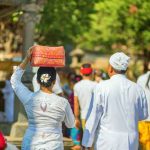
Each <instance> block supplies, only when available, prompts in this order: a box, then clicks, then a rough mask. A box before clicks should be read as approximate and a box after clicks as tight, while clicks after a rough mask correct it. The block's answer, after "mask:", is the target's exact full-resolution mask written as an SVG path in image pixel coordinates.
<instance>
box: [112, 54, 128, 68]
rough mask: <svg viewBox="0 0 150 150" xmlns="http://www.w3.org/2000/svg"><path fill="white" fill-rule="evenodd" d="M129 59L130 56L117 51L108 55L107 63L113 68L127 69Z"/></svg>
mask: <svg viewBox="0 0 150 150" xmlns="http://www.w3.org/2000/svg"><path fill="white" fill-rule="evenodd" d="M129 60H130V57H128V56H127V55H126V54H124V53H123V52H117V53H115V54H113V55H112V56H111V57H110V59H109V63H110V65H111V66H112V67H113V68H114V69H116V70H118V71H121V70H126V69H127V67H128V64H129Z"/></svg>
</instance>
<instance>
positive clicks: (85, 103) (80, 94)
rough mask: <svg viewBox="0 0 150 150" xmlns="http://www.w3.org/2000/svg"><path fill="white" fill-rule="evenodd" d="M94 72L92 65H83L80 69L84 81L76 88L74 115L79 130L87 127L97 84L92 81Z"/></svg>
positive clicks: (76, 85)
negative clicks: (86, 123)
mask: <svg viewBox="0 0 150 150" xmlns="http://www.w3.org/2000/svg"><path fill="white" fill-rule="evenodd" d="M92 72H93V70H92V68H91V65H90V64H83V65H82V67H81V69H80V73H81V75H82V78H83V79H82V80H81V81H79V82H78V83H76V84H75V86H74V114H75V118H76V127H77V128H79V127H80V125H81V124H82V129H84V127H85V122H86V118H87V114H88V110H89V107H90V102H91V98H92V93H93V90H94V87H95V86H96V84H97V83H96V82H94V81H91V75H92ZM80 118H81V122H80Z"/></svg>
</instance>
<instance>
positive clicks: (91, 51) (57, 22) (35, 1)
mask: <svg viewBox="0 0 150 150" xmlns="http://www.w3.org/2000/svg"><path fill="white" fill-rule="evenodd" d="M149 14H150V1H149V0H142V1H141V0H122V1H120V0H92V1H91V0H84V1H83V0H0V89H3V88H4V87H5V86H6V80H9V77H10V75H11V74H12V71H13V66H16V65H18V64H19V63H20V61H21V60H22V58H23V57H24V55H25V53H26V50H27V49H28V48H29V47H31V46H32V45H36V44H39V45H48V46H58V45H63V46H64V47H65V50H66V67H68V68H71V69H73V70H74V71H75V72H77V73H78V70H79V68H80V66H81V64H83V63H86V62H90V63H91V64H92V66H93V67H94V69H96V70H101V71H103V72H106V71H107V66H108V59H109V57H110V55H111V54H112V53H114V52H116V51H123V52H125V53H126V54H127V55H129V56H131V63H130V67H129V71H128V76H129V78H130V79H132V80H134V81H136V80H137V77H138V76H139V75H141V74H142V73H144V72H146V71H147V70H148V65H149V62H150V15H149ZM28 71H30V72H31V71H32V72H34V70H30V69H29V68H28ZM25 80H27V76H26V79H25ZM6 105H7V106H8V105H9V110H11V109H12V112H11V113H13V119H11V120H9V119H8V118H7V117H6V114H5V112H6V110H7V109H8V108H6V107H7V106H6ZM16 106H17V107H16ZM22 111H23V108H22V106H21V104H20V103H19V102H18V101H12V103H8V104H6V101H5V100H4V95H3V93H2V92H1V93H0V113H1V118H0V129H1V130H3V132H4V133H5V135H10V134H11V135H12V136H13V137H15V136H16V135H18V133H19V132H24V128H22V127H20V126H19V127H20V130H21V131H20V130H19V131H12V128H13V126H15V127H16V126H17V125H16V124H15V125H14V122H16V121H18V120H19V122H20V123H22V122H24V121H26V119H25V117H24V115H23V112H22ZM20 112H21V113H20ZM19 117H20V119H18V118H19ZM24 125H25V124H23V125H22V126H24ZM25 126H26V125H25ZM16 128H18V126H17V127H16ZM13 130H14V129H13ZM16 132H17V133H16Z"/></svg>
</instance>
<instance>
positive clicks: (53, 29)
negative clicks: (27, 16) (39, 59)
mask: <svg viewBox="0 0 150 150" xmlns="http://www.w3.org/2000/svg"><path fill="white" fill-rule="evenodd" d="M95 2H96V0H92V1H91V0H86V1H84V0H48V1H47V3H46V4H45V7H44V10H43V12H42V19H41V22H40V24H39V25H38V32H39V33H40V37H41V38H40V42H42V43H43V44H49V45H50V44H55V45H60V44H75V42H76V40H75V39H76V38H77V36H78V35H82V34H83V33H84V32H85V31H87V30H88V28H89V27H90V20H91V18H90V16H89V14H92V13H94V11H95V10H94V9H93V8H94V5H95Z"/></svg>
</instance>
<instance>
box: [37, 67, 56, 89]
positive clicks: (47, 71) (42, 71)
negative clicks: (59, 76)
mask: <svg viewBox="0 0 150 150" xmlns="http://www.w3.org/2000/svg"><path fill="white" fill-rule="evenodd" d="M55 80H56V70H55V68H54V67H40V68H39V69H38V71H37V81H38V82H39V84H40V85H41V86H44V87H50V86H51V85H52V82H54V81H55Z"/></svg>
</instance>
